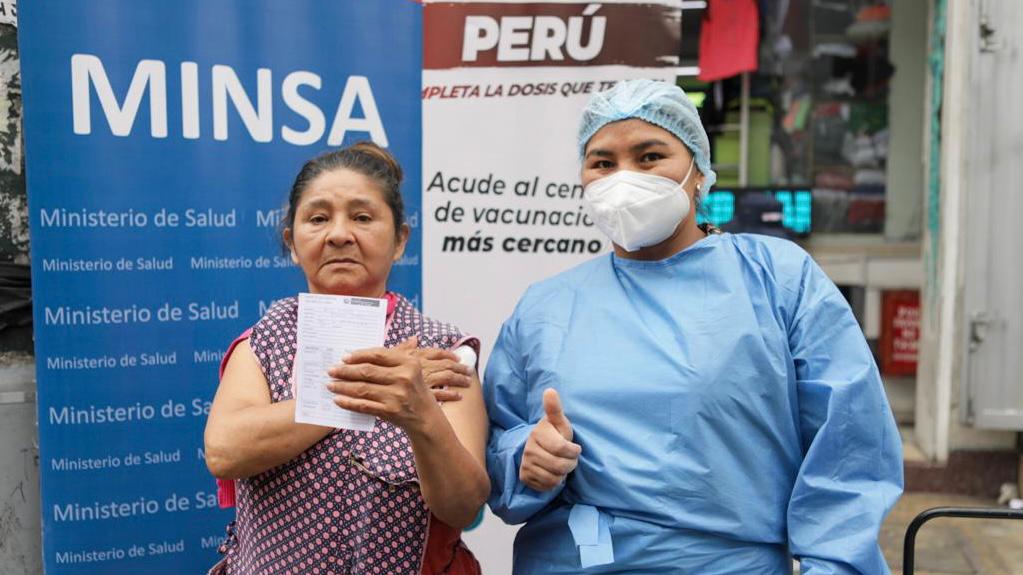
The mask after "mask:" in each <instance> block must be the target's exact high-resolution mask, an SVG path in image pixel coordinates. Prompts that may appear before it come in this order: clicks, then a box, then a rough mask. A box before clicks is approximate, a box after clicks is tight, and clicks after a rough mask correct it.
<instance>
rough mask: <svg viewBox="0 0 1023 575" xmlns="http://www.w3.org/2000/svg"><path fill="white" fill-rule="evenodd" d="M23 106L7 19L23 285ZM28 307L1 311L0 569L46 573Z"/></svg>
mask: <svg viewBox="0 0 1023 575" xmlns="http://www.w3.org/2000/svg"><path fill="white" fill-rule="evenodd" d="M21 111H22V106H21V76H20V65H19V59H18V33H17V29H16V28H15V27H14V26H11V25H7V24H0V266H3V268H2V269H0V273H4V274H6V275H5V284H6V285H8V286H11V285H12V282H17V283H19V285H20V282H22V280H21V279H13V278H15V276H17V277H19V278H20V277H21V276H20V274H16V273H14V271H13V270H17V271H21V272H24V271H25V270H26V269H27V266H28V262H29V237H28V203H27V200H26V193H25V171H24V156H23V154H22V150H23V146H22V130H21ZM21 287H24V288H27V287H28V286H27V285H21ZM4 297H5V298H10V296H9V295H5V296H4ZM15 299H16V298H15ZM10 301H12V299H6V300H0V303H9V302H10ZM29 312H30V308H21V309H19V310H15V311H14V312H8V313H3V314H0V575H36V574H38V573H42V554H41V550H40V535H41V526H40V521H39V449H38V431H37V427H36V404H35V366H34V358H33V357H32V355H31V351H32V325H31V323H30V322H29V320H30V315H29Z"/></svg>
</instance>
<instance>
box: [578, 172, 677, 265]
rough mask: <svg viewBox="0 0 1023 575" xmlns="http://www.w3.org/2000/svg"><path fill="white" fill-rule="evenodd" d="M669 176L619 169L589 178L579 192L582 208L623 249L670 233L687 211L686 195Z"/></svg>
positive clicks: (648, 243)
mask: <svg viewBox="0 0 1023 575" xmlns="http://www.w3.org/2000/svg"><path fill="white" fill-rule="evenodd" d="M693 164H695V162H693V163H691V164H689V171H688V172H686V177H685V179H684V180H682V183H681V184H680V183H678V182H676V181H675V180H672V179H671V178H665V177H663V176H655V175H653V174H644V173H642V172H630V171H627V170H621V171H618V172H615V173H613V174H611V175H610V176H607V177H604V178H601V179H599V180H596V181H594V182H590V184H589V185H588V186H586V188H585V190H584V192H583V203H584V205H585V206H586V211H587V212H588V213H589V215H590V217H591V218H593V222H594V223H595V224H596V226H597V228H599V229H600V231H602V232H604V235H606V236H607V237H608V238H610V239H611V241H612V242H614V243H615V244H616V245H618V246H620V247H621V248H622V249H624V250H625V251H627V252H634V251H636V250H638V249H640V248H645V247H648V246H652V245H656V244H659V243H661V242H663V241H664V240H666V239H668V238H669V237H671V234H673V233H675V229H676V228H678V225H679V224H680V223H682V220H684V219H685V218H686V216H688V215H689V195H688V194H686V192H685V190H684V189H683V186H685V184H686V182H687V181H689V176H690V175H691V174H692V173H693Z"/></svg>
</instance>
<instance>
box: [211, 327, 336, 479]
mask: <svg viewBox="0 0 1023 575" xmlns="http://www.w3.org/2000/svg"><path fill="white" fill-rule="evenodd" d="M331 431H332V428H330V427H323V426H319V425H308V424H304V423H295V401H294V400H288V401H281V402H278V403H273V402H272V401H271V399H270V388H269V386H268V385H267V382H266V378H265V377H264V376H263V371H262V370H261V369H260V367H259V361H258V360H257V359H256V355H255V354H254V353H253V352H252V348H251V347H249V342H248V341H247V340H246V341H243V342H241V343H240V344H238V346H237V347H236V348H235V349H234V352H233V353H232V354H231V358H230V359H229V360H228V362H227V367H226V368H225V370H224V376H223V377H222V378H221V380H220V386H219V387H218V388H217V394H216V396H215V397H214V398H213V406H212V407H211V408H210V416H209V419H207V421H206V433H205V442H206V466H207V467H209V470H210V473H212V474H213V475H214V476H216V477H218V478H220V479H239V478H242V477H250V476H252V475H256V474H257V473H261V472H263V471H266V470H267V469H270V468H273V467H276V466H278V465H281V464H282V463H286V462H288V461H290V460H291V459H294V458H295V457H296V456H297V455H299V454H300V453H302V452H303V451H305V450H306V449H309V448H310V447H311V446H312V445H314V444H315V443H316V442H318V441H320V440H321V439H323V438H324V437H326V436H327V435H328V434H329V433H330V432H331Z"/></svg>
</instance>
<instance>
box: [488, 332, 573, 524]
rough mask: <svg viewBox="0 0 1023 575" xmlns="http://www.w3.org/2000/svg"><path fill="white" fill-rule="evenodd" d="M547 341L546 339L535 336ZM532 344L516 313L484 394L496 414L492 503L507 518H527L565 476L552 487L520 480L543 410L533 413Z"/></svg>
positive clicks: (498, 345) (500, 340) (492, 437)
mask: <svg viewBox="0 0 1023 575" xmlns="http://www.w3.org/2000/svg"><path fill="white" fill-rule="evenodd" d="M534 344H535V345H542V342H534ZM530 347H531V346H529V345H527V344H526V342H523V341H521V340H520V330H519V318H518V316H517V313H516V314H513V315H512V317H511V318H509V319H508V321H506V322H505V323H504V325H503V326H502V327H501V332H500V334H499V335H498V338H497V342H496V343H495V344H494V351H493V352H492V353H491V355H490V359H489V360H488V361H487V369H486V375H485V377H484V385H483V397H484V400H485V402H486V405H487V413H488V414H489V416H490V440H489V442H488V444H487V470H488V472H489V473H490V485H491V490H490V501H489V503H490V509H491V510H492V511H493V512H494V514H495V515H497V516H498V517H500V518H501V519H503V520H504V521H505V522H506V523H512V524H515V523H522V522H525V521H526V520H528V519H529V518H530V517H532V516H533V515H534V514H535V513H536V512H538V511H540V510H541V509H543V508H544V507H545V506H546V505H547V504H548V503H550V502H551V501H552V500H554V499H555V498H556V497H557V496H558V495H559V494H560V493H561V490H562V489H564V482H562V484H561V485H559V486H557V487H556V488H554V489H552V490H551V491H545V492H540V491H535V490H533V489H531V488H529V487H526V486H525V485H524V484H523V483H522V482H521V481H519V466H520V465H521V463H522V449H523V447H525V445H526V440H527V439H529V434H530V433H531V432H532V431H533V427H535V426H536V423H537V422H539V420H540V417H539V415H540V414H536V415H531V414H530V410H529V408H528V402H527V397H528V395H529V391H530V383H531V382H530V379H529V378H528V376H527V369H526V362H527V359H528V357H527V354H524V353H523V351H522V350H523V349H527V350H528V349H529V348H530Z"/></svg>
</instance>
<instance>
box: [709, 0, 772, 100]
mask: <svg viewBox="0 0 1023 575" xmlns="http://www.w3.org/2000/svg"><path fill="white" fill-rule="evenodd" d="M759 47H760V14H759V12H758V8H757V0H710V1H709V2H708V3H707V11H706V12H705V13H704V15H703V23H702V26H701V27H700V74H699V79H700V80H702V81H704V82H713V81H715V80H721V79H723V78H730V77H732V76H736V75H738V74H741V73H743V72H755V71H756V70H757V50H758V49H759Z"/></svg>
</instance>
